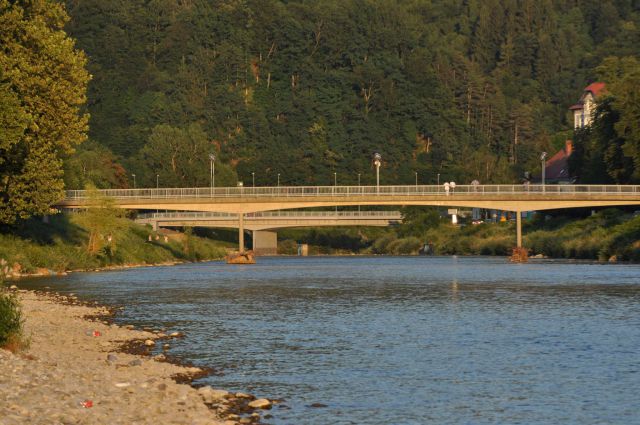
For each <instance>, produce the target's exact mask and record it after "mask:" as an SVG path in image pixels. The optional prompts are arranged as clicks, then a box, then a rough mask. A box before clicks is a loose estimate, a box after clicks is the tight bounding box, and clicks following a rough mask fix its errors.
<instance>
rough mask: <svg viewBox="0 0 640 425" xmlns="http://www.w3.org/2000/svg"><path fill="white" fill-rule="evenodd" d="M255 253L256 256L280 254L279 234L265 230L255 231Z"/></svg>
mask: <svg viewBox="0 0 640 425" xmlns="http://www.w3.org/2000/svg"><path fill="white" fill-rule="evenodd" d="M253 252H254V253H255V254H256V255H276V254H277V253H278V234H277V233H276V232H267V231H264V230H256V231H254V232H253Z"/></svg>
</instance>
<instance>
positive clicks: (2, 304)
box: [0, 288, 22, 351]
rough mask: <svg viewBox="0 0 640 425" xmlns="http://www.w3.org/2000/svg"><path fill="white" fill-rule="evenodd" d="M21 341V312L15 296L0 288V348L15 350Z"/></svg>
mask: <svg viewBox="0 0 640 425" xmlns="http://www.w3.org/2000/svg"><path fill="white" fill-rule="evenodd" d="M21 340H22V312H21V311H20V303H19V302H18V298H17V297H16V295H15V294H11V293H9V292H7V291H6V290H5V289H3V288H0V347H3V348H9V349H12V351H13V350H15V349H17V348H19V347H20V346H21V345H22V344H21Z"/></svg>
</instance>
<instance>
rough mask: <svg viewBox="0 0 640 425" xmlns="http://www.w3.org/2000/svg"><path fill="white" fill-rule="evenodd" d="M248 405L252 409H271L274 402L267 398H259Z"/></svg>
mask: <svg viewBox="0 0 640 425" xmlns="http://www.w3.org/2000/svg"><path fill="white" fill-rule="evenodd" d="M248 406H249V407H250V408H252V409H271V406H272V404H271V402H270V401H269V400H267V399H266V398H259V399H257V400H253V401H252V402H250V403H249V404H248Z"/></svg>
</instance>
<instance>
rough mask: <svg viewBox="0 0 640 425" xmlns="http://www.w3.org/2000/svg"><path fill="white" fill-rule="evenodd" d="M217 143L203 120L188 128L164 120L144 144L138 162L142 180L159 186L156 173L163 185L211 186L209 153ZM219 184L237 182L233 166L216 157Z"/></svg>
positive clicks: (217, 183)
mask: <svg viewBox="0 0 640 425" xmlns="http://www.w3.org/2000/svg"><path fill="white" fill-rule="evenodd" d="M215 152H216V151H215V146H214V144H213V143H212V142H211V141H209V140H208V138H207V134H206V133H205V132H204V131H203V130H202V127H201V126H200V125H199V124H190V125H189V126H187V127H186V128H178V127H172V126H170V125H166V124H161V125H158V126H156V127H154V129H153V131H152V133H151V136H149V141H148V143H147V144H146V145H145V146H144V148H142V150H141V151H140V154H139V155H138V157H137V158H136V160H135V162H134V164H136V165H135V167H136V168H135V169H136V170H140V171H141V183H143V184H146V185H147V186H155V183H156V175H158V179H159V181H161V182H162V186H163V187H195V186H209V184H210V160H209V154H210V153H215ZM215 178H216V186H226V185H234V184H235V181H236V177H235V174H234V172H233V171H232V169H231V168H230V167H229V166H228V165H226V164H224V163H222V162H220V160H219V159H218V160H217V161H216V170H215Z"/></svg>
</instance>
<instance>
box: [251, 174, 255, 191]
mask: <svg viewBox="0 0 640 425" xmlns="http://www.w3.org/2000/svg"><path fill="white" fill-rule="evenodd" d="M251 186H252V187H256V173H255V172H254V171H252V172H251Z"/></svg>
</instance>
